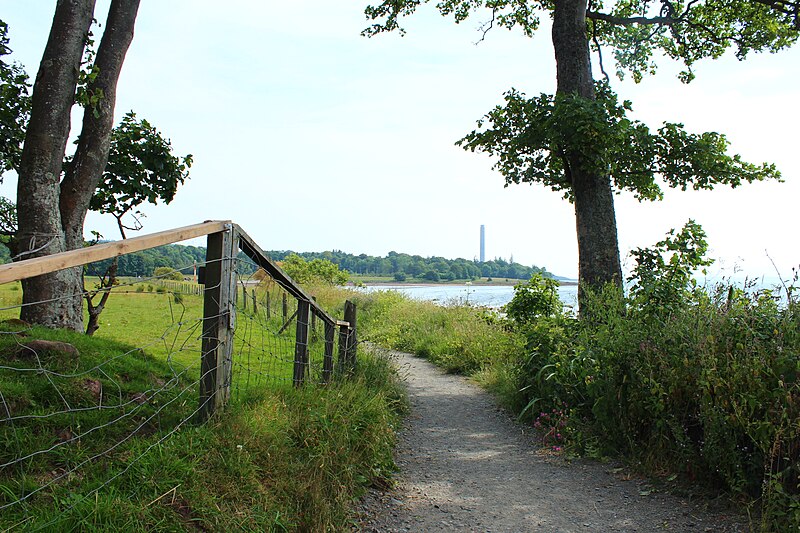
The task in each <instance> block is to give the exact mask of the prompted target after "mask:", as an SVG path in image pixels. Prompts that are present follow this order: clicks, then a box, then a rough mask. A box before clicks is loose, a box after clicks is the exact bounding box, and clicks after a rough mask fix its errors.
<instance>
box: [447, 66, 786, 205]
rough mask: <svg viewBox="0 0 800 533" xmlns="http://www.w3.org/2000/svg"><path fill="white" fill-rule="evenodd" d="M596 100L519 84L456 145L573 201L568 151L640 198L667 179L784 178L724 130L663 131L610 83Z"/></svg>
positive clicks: (652, 195)
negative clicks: (531, 91)
mask: <svg viewBox="0 0 800 533" xmlns="http://www.w3.org/2000/svg"><path fill="white" fill-rule="evenodd" d="M595 94H596V100H588V99H585V98H580V97H578V96H576V95H564V94H558V95H556V96H552V95H547V94H542V95H540V96H538V97H535V98H526V97H525V95H524V94H523V93H520V92H518V91H516V90H514V89H512V90H511V91H509V92H507V93H506V94H505V105H499V106H497V107H496V108H495V109H493V110H492V111H490V112H489V113H488V114H487V115H486V117H485V118H484V119H482V120H480V121H478V127H479V128H482V127H483V126H484V125H485V124H488V126H489V127H487V128H485V129H482V130H476V131H473V132H472V133H470V134H468V135H467V136H466V137H464V138H463V139H461V140H460V141H458V143H457V144H459V145H460V146H462V147H464V148H465V149H468V150H471V151H481V152H486V153H488V154H489V155H493V156H497V157H498V161H497V162H496V163H495V165H494V168H495V169H496V170H498V171H499V172H500V173H501V174H502V175H503V176H504V177H505V179H506V186H508V185H509V184H511V183H517V184H518V183H542V184H544V185H546V186H548V187H550V188H552V189H553V190H555V191H559V192H562V193H563V194H564V197H565V198H567V199H570V200H571V199H572V180H571V170H570V167H569V165H568V163H567V162H566V158H565V157H563V154H565V153H570V154H573V155H577V156H578V157H579V164H580V165H581V166H582V168H583V169H585V170H588V171H590V172H596V173H598V174H607V175H610V176H611V179H612V182H613V184H614V186H615V188H616V189H617V190H618V191H621V190H628V191H631V192H633V194H634V195H635V196H636V198H638V199H639V200H659V199H661V198H662V196H663V193H662V190H661V187H660V186H659V184H658V181H657V180H656V178H657V177H660V178H661V179H663V180H664V182H665V183H666V184H667V185H668V186H670V187H674V188H680V189H682V190H686V189H687V188H689V187H691V188H693V189H695V190H700V189H711V188H713V187H714V186H715V185H719V184H724V185H729V186H731V187H737V186H738V185H740V184H741V183H742V182H743V181H746V182H753V181H761V180H764V179H780V173H779V172H778V171H777V170H776V169H775V166H774V165H768V164H762V165H760V166H757V165H753V164H750V163H746V162H744V161H742V159H741V157H740V156H739V155H728V154H727V153H726V151H727V148H728V145H729V143H728V141H727V139H726V138H725V136H724V135H721V134H719V133H713V132H709V133H702V134H692V133H688V132H686V131H685V130H684V129H683V124H673V123H669V122H665V123H664V125H663V126H662V127H661V128H659V129H658V131H657V132H651V131H650V128H648V127H647V125H645V124H643V123H642V122H639V121H637V120H631V119H629V118H627V116H626V114H627V112H628V111H631V102H629V101H627V100H626V101H624V102H622V103H621V104H620V103H619V101H618V99H617V95H616V94H614V92H613V91H611V89H610V88H609V86H608V84H607V83H605V82H599V83H597V84H596V88H595Z"/></svg>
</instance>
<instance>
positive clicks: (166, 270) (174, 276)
mask: <svg viewBox="0 0 800 533" xmlns="http://www.w3.org/2000/svg"><path fill="white" fill-rule="evenodd" d="M153 277H156V278H159V279H168V280H174V281H183V274H181V273H180V272H178V271H177V270H175V269H174V268H170V267H157V268H156V269H155V270H153Z"/></svg>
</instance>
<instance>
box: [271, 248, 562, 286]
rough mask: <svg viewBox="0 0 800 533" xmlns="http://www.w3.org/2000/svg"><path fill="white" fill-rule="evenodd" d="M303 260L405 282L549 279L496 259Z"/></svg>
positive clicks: (330, 254) (337, 254)
mask: <svg viewBox="0 0 800 533" xmlns="http://www.w3.org/2000/svg"><path fill="white" fill-rule="evenodd" d="M268 253H269V256H270V257H271V258H272V259H274V260H276V261H281V260H283V259H284V258H286V257H288V256H289V255H291V254H293V253H295V252H291V251H270V252H268ZM297 255H299V256H300V257H302V258H303V259H305V260H307V261H310V260H312V259H325V260H328V261H330V262H332V263H334V264H336V265H338V266H339V268H340V269H342V270H347V271H349V272H352V273H354V274H363V275H375V276H388V277H394V275H395V274H397V273H403V274H404V275H405V276H406V279H409V278H416V279H424V278H425V274H426V273H428V272H430V271H433V272H436V273H437V274H439V278H440V279H442V278H444V279H452V280H457V279H463V280H472V279H475V278H480V277H487V276H488V277H491V276H494V277H497V278H512V279H528V278H530V277H531V276H532V275H533V274H536V273H541V274H542V275H544V276H551V277H552V274H550V273H549V272H547V269H546V268H540V267H537V266H533V267H529V266H525V265H521V264H519V263H514V262H513V261H506V260H505V259H502V258H496V259H493V260H490V261H484V262H483V263H480V262H478V261H469V260H467V259H463V258H459V259H446V258H444V257H438V256H433V257H422V256H420V255H409V254H404V253H397V252H389V253H388V254H387V255H386V257H374V256H370V255H366V254H360V255H353V254H348V253H345V252H342V251H340V250H333V251H326V252H302V253H298V254H297Z"/></svg>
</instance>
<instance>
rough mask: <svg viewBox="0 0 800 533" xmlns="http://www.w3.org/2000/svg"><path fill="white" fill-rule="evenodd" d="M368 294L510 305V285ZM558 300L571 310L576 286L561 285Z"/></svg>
mask: <svg viewBox="0 0 800 533" xmlns="http://www.w3.org/2000/svg"><path fill="white" fill-rule="evenodd" d="M366 289H367V290H369V291H397V292H401V293H403V294H405V295H406V296H408V297H410V298H414V299H416V300H429V301H432V302H437V303H440V304H442V305H452V304H464V303H467V304H470V305H476V306H481V307H492V308H499V307H502V306H504V305H505V304H507V303H508V302H510V301H511V298H512V297H513V296H514V287H512V286H511V285H371V286H368V287H366ZM558 296H559V298H561V301H562V302H564V305H566V306H570V307H574V306H576V305H577V301H578V286H577V285H562V286H560V287H559V288H558Z"/></svg>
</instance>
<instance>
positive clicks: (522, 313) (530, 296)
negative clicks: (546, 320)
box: [504, 274, 563, 324]
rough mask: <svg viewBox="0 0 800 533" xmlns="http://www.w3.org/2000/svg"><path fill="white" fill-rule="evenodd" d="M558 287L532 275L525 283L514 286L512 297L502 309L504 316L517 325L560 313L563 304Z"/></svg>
mask: <svg viewBox="0 0 800 533" xmlns="http://www.w3.org/2000/svg"><path fill="white" fill-rule="evenodd" d="M558 287H559V283H558V281H556V280H554V279H551V278H543V277H542V276H540V275H538V274H534V275H533V276H532V277H531V279H530V281H528V282H527V283H518V284H516V285H514V297H513V298H512V299H511V301H510V302H508V304H506V306H505V309H504V310H505V312H506V315H507V316H508V318H509V319H511V320H512V321H514V322H516V323H517V324H530V323H531V322H533V321H534V320H536V319H537V318H541V317H550V316H553V315H556V314H558V313H560V312H561V310H562V308H563V304H562V303H561V300H560V299H559V297H558Z"/></svg>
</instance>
